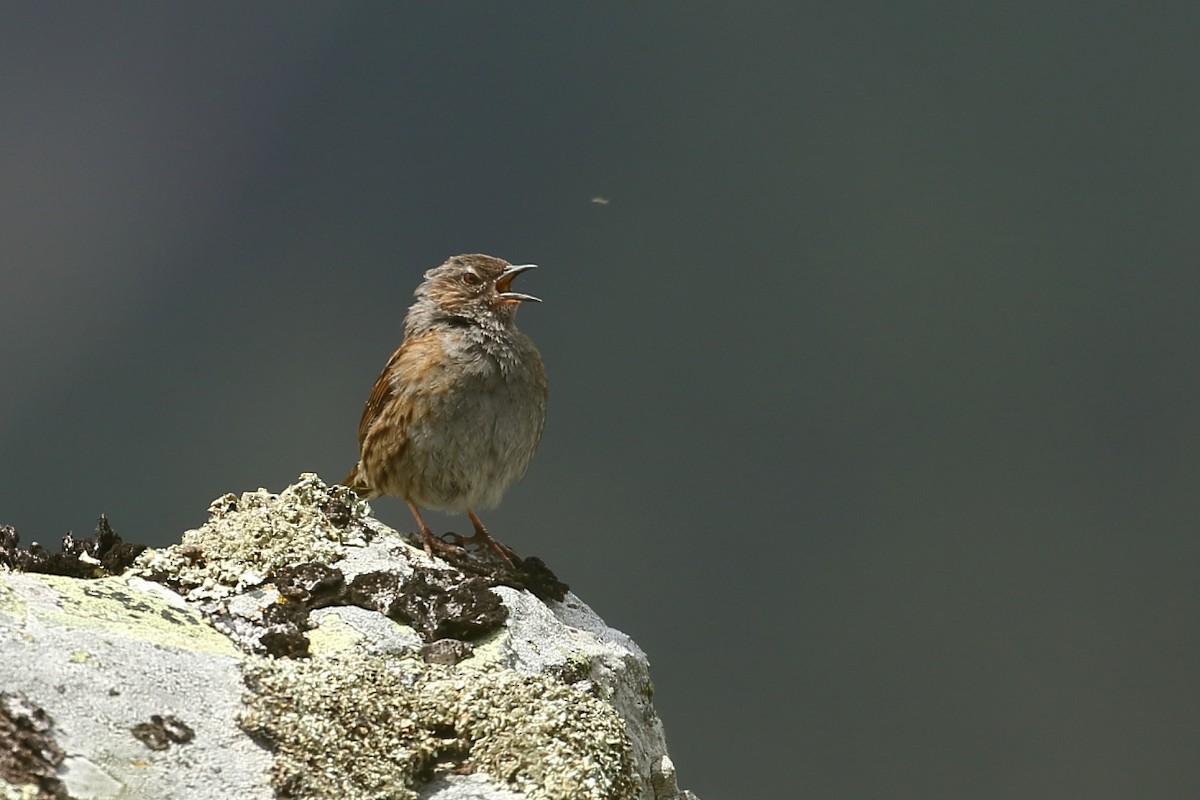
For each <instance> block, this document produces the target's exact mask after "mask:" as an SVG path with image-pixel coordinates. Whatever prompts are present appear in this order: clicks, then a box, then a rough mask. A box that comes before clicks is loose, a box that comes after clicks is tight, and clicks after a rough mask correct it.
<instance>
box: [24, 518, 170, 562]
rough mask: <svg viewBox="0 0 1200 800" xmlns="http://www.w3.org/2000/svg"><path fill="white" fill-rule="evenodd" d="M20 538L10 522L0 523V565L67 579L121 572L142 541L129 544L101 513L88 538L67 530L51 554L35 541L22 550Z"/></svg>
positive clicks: (136, 555) (135, 555) (144, 546)
mask: <svg viewBox="0 0 1200 800" xmlns="http://www.w3.org/2000/svg"><path fill="white" fill-rule="evenodd" d="M20 539H21V537H20V536H19V535H18V534H17V532H16V530H15V529H13V527H12V526H11V525H0V565H4V566H6V567H9V568H10V569H14V570H17V571H19V572H36V573H42V574H45V575H63V576H66V577H68V578H100V577H104V576H105V575H119V574H120V573H122V572H124V571H125V570H126V569H127V568H128V567H129V566H130V565H131V564H133V562H134V559H136V558H137V557H138V556H139V555H140V554H141V552H142V551H143V550H145V549H146V545H144V544H130V543H128V542H125V541H123V540H122V539H121V537H120V535H119V534H118V533H117V532H116V531H114V530H113V529H112V526H111V525H109V524H108V518H107V517H105V516H104V515H103V514H101V515H100V519H99V520H97V522H96V533H95V534H94V536H93V537H92V538H90V539H76V538H75V537H74V535H73V534H71V533H70V532H68V533H67V534H65V535H64V536H63V537H62V547H61V548H60V549H61V552H58V553H51V552H50V551H49V550H46V549H45V548H44V547H42V546H41V545H39V544H37V543H36V542H35V543H33V544H30V545H29V549H28V550H22V549H21V548H20V547H19V546H18V543H19V542H20Z"/></svg>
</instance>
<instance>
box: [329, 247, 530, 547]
mask: <svg viewBox="0 0 1200 800" xmlns="http://www.w3.org/2000/svg"><path fill="white" fill-rule="evenodd" d="M536 267H537V265H535V264H521V265H513V264H510V263H508V262H507V261H504V260H503V259H499V258H495V257H493V256H488V255H483V254H481V253H470V254H464V255H457V256H453V257H451V258H449V259H447V260H446V262H445V263H443V264H442V265H441V266H438V267H434V268H433V269H431V270H429V271H427V272H426V273H425V275H424V280H423V281H422V282H421V284H420V285H419V286H418V287H417V289H416V291H415V292H414V295H415V297H416V302H414V303H413V304H412V306H411V307H410V308H409V309H408V312H407V314H406V315H405V317H404V337H403V340H402V341H401V342H400V346H399V347H398V348H397V349H396V351H395V352H394V353H393V354H392V357H391V358H390V359H388V362H387V365H386V366H384V368H383V371H382V372H381V373H380V375H379V378H378V380H376V381H375V386H374V388H373V389H372V390H371V394H370V396H369V397H368V398H367V402H366V406H365V407H364V409H363V413H362V418H361V420H360V422H359V425H358V446H359V455H358V462H357V463H356V464H355V465H354V467H353V469H351V470H350V473H349V474H348V475H347V476H346V477H345V478H344V479H343V480H342V482H341V483H342V485H344V486H348V487H350V488H351V489H353V490H354V492H355V493H356V494H358V495H359V496H360V497H361V498H363V499H366V500H370V499H373V498H376V497H379V496H381V495H390V496H396V497H399V498H401V499H402V500H403V501H404V502H405V504H406V505H407V506H408V509H409V511H410V512H412V515H413V519H415V520H416V522H417V525H418V527H419V528H420V532H421V537H422V543H423V546H424V548H425V552H426V553H427V554H429V555H433V553H434V552H435V551H436V552H439V553H446V552H451V551H452V552H456V553H461V552H463V550H464V548H465V547H466V546H467V545H474V546H476V547H479V548H480V549H481V550H482V549H483V548H485V547H486V548H488V549H490V550H491V551H492V552H493V553H495V554H496V555H497V556H499V557H500V558H501V559H503V560H504V561H507V562H510V563H511V562H513V561H514V559H515V558H516V554H515V553H514V552H513V551H512V550H511V549H510V548H508V547H507V546H506V545H503V544H501V543H500V542H498V541H496V540H495V539H493V538H492V537H491V535H490V534H489V533H488V530H487V528H486V527H485V526H484V524H483V522H482V521H481V520H480V519H479V516H478V515H477V514H476V510H477V509H486V508H490V507H493V506H495V505H497V504H498V503H499V502H500V498H501V496H502V495H503V494H504V491H505V490H506V489H508V487H509V486H511V485H512V484H513V483H515V482H517V481H518V480H520V479H521V478H522V477H523V476H524V475H525V472H526V470H527V469H528V468H529V463H530V461H531V460H532V459H533V454H534V451H535V450H536V449H537V445H538V442H539V440H540V439H541V435H542V428H543V427H544V425H545V421H546V398H547V388H546V370H545V367H544V365H543V363H542V357H541V354H540V353H539V352H538V349H537V347H536V346H535V345H534V343H533V340H531V339H530V338H529V337H528V336H526V335H525V334H524V333H522V332H521V331H520V330H518V329H517V325H516V315H517V309H518V307H519V306H520V305H521V304H522V303H529V302H536V303H540V302H541V300H540V299H539V298H537V297H534V296H533V295H530V294H524V293H522V292H517V291H514V290H513V288H512V283H513V279H514V278H516V277H517V276H518V275H520V274H522V273H524V272H527V271H529V270H532V269H535V268H536ZM422 508H431V509H436V510H439V511H449V512H456V513H461V512H463V511H465V512H466V513H467V515H468V516H469V517H470V519H471V524H472V526H473V527H474V528H475V535H474V536H471V537H462V536H458V535H457V534H447V537H448V538H450V539H451V541H446V540H445V539H442V538H439V537H437V536H435V535H434V533H433V531H432V530H431V529H430V528H429V526H428V525H427V524H426V523H425V520H424V519H423V518H422V516H421V509H422Z"/></svg>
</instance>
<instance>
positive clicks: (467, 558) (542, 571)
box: [438, 550, 571, 602]
mask: <svg viewBox="0 0 1200 800" xmlns="http://www.w3.org/2000/svg"><path fill="white" fill-rule="evenodd" d="M438 556H439V557H440V558H441V559H442V560H444V561H446V563H448V564H451V565H453V566H454V567H456V568H458V569H460V570H462V571H463V572H466V573H469V574H472V575H478V576H479V577H481V578H484V579H486V580H488V581H489V582H490V584H491V585H492V586H510V587H512V588H513V589H528V590H529V591H530V592H531V593H532V594H533V595H534V596H535V597H537V598H538V599H539V600H542V601H543V602H548V601H550V600H556V601H559V602H561V601H562V600H563V598H565V597H566V596H567V592H569V591H570V590H571V587H570V586H568V585H567V584H565V583H563V582H562V581H560V580H559V579H558V576H557V575H555V574H554V573H553V572H551V571H550V568H549V567H547V566H546V562H544V561H542V560H541V559H540V558H538V557H537V556H530V557H529V558H521V557H519V556H517V557H516V558H514V559H513V560H512V561H511V562H503V561H500V560H498V559H495V558H490V559H486V560H485V559H483V558H481V557H480V556H479V555H472V554H470V553H467V552H466V551H462V552H459V553H456V552H454V551H453V550H447V551H445V552H439V553H438Z"/></svg>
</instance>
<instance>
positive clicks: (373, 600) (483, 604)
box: [350, 567, 508, 642]
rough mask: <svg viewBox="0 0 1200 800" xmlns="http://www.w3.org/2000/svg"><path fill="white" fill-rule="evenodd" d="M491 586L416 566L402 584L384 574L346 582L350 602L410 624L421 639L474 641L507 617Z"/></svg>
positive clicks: (458, 573) (360, 576)
mask: <svg viewBox="0 0 1200 800" xmlns="http://www.w3.org/2000/svg"><path fill="white" fill-rule="evenodd" d="M491 586H492V583H491V582H490V581H488V580H486V579H484V578H481V577H478V576H474V577H470V578H468V577H466V576H464V575H463V574H462V573H460V572H457V571H454V570H435V569H429V568H426V567H417V568H416V569H414V570H413V574H412V575H410V576H409V577H408V579H407V580H406V581H405V582H404V583H403V585H400V584H399V581H398V580H397V579H396V578H395V576H392V575H390V574H387V573H378V572H368V573H364V574H362V575H359V576H358V577H357V578H355V579H354V580H353V581H351V582H350V597H351V600H352V602H354V604H355V605H359V606H362V607H363V608H372V609H375V610H377V611H380V612H382V613H383V614H386V615H387V616H388V617H391V618H392V619H395V620H399V621H401V622H404V623H407V624H408V625H411V626H412V627H413V629H414V630H416V631H417V633H419V634H421V636H422V637H423V638H424V639H425V641H426V642H433V641H436V640H438V639H447V638H449V639H473V638H476V637H478V636H483V635H485V634H487V633H490V632H491V631H494V630H496V629H497V628H499V627H501V626H502V625H503V624H504V622H505V620H507V619H508V609H507V608H506V607H505V605H504V603H502V602H500V597H499V596H498V595H496V594H495V593H494V592H492V591H491Z"/></svg>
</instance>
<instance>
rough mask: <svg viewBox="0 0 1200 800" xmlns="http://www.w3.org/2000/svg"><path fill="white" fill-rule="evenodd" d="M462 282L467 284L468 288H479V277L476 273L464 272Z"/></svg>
mask: <svg viewBox="0 0 1200 800" xmlns="http://www.w3.org/2000/svg"><path fill="white" fill-rule="evenodd" d="M462 282H463V283H465V284H466V285H467V286H478V285H479V276H478V275H476V274H475V273H474V272H464V273H463V274H462Z"/></svg>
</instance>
